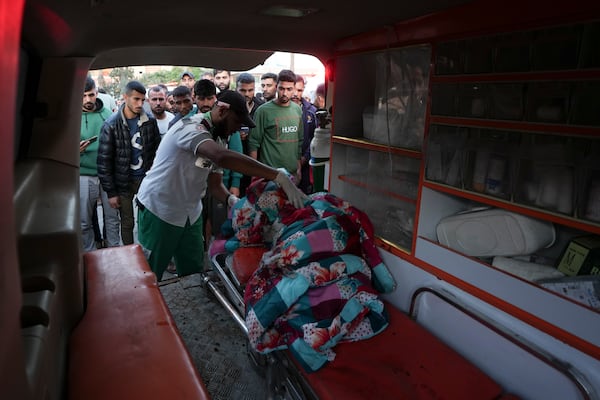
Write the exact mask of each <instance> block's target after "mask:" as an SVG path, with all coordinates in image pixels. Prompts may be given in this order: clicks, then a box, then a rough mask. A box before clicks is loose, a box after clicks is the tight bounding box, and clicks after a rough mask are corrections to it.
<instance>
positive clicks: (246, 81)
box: [235, 72, 255, 104]
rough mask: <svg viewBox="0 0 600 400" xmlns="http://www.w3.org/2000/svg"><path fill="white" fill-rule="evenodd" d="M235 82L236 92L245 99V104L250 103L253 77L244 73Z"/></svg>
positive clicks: (252, 91)
mask: <svg viewBox="0 0 600 400" xmlns="http://www.w3.org/2000/svg"><path fill="white" fill-rule="evenodd" d="M235 82H236V84H235V85H236V90H237V91H238V93H240V94H241V95H242V96H244V97H245V98H246V103H248V104H250V103H252V101H253V99H254V85H255V83H254V77H253V76H252V75H251V74H249V73H247V72H244V73H242V74H240V75H239V76H238V77H237V79H236V81H235Z"/></svg>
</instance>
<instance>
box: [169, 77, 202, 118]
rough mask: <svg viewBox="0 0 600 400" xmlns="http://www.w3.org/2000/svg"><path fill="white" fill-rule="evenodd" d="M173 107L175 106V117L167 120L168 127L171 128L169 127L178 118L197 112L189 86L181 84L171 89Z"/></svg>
mask: <svg viewBox="0 0 600 400" xmlns="http://www.w3.org/2000/svg"><path fill="white" fill-rule="evenodd" d="M173 107H174V108H175V112H176V114H175V118H173V119H172V120H171V121H170V122H169V129H171V127H172V126H173V125H175V123H177V121H179V120H180V119H182V118H188V117H191V116H192V115H196V113H197V112H198V107H197V106H196V103H195V102H194V96H193V95H192V91H191V90H190V88H188V87H187V86H183V85H182V86H177V87H176V88H175V89H173Z"/></svg>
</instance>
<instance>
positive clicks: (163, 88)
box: [149, 84, 168, 95]
mask: <svg viewBox="0 0 600 400" xmlns="http://www.w3.org/2000/svg"><path fill="white" fill-rule="evenodd" d="M149 92H163V93H165V95H166V94H167V92H168V90H167V87H166V86H165V85H161V84H159V85H155V86H152V87H151V88H150V90H149Z"/></svg>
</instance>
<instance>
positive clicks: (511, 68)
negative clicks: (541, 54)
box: [494, 32, 531, 72]
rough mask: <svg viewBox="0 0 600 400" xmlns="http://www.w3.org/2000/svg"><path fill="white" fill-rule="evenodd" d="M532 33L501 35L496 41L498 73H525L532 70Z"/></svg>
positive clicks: (496, 69)
mask: <svg viewBox="0 0 600 400" xmlns="http://www.w3.org/2000/svg"><path fill="white" fill-rule="evenodd" d="M530 48H531V32H516V33H511V34H506V35H500V36H498V37H497V39H496V62H495V64H494V67H495V71H496V72H524V71H529V69H530V68H531V57H530Z"/></svg>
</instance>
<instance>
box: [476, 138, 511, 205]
mask: <svg viewBox="0 0 600 400" xmlns="http://www.w3.org/2000/svg"><path fill="white" fill-rule="evenodd" d="M518 143H519V135H518V133H516V132H508V131H496V130H491V129H476V128H469V140H468V144H467V154H466V157H467V164H466V170H465V172H466V173H465V188H466V189H468V190H472V191H475V192H480V193H485V194H488V195H491V196H495V197H498V198H502V199H507V200H508V199H510V198H511V195H512V181H513V169H514V158H513V154H514V151H515V149H516V146H517V145H518Z"/></svg>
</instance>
